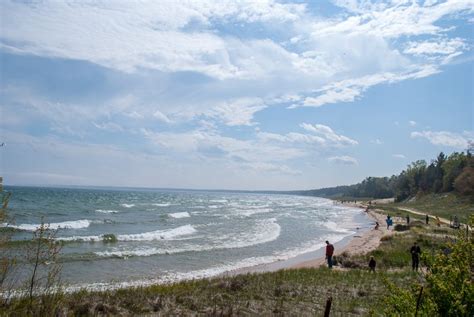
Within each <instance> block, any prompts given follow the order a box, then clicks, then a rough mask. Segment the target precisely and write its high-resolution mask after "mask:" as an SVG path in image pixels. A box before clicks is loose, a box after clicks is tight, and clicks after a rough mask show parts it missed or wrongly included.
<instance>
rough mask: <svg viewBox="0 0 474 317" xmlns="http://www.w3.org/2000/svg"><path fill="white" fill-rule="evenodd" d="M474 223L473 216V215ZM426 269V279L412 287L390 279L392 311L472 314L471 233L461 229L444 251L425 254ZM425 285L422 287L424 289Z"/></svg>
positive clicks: (473, 263) (473, 265) (388, 300)
mask: <svg viewBox="0 0 474 317" xmlns="http://www.w3.org/2000/svg"><path fill="white" fill-rule="evenodd" d="M471 219H472V220H471V224H474V217H472V218H471ZM423 258H424V260H425V263H426V265H427V272H426V273H425V274H424V279H423V280H421V281H420V282H418V283H416V284H415V285H412V286H411V287H409V288H402V287H398V286H396V285H394V283H393V282H390V281H388V280H387V285H388V288H389V290H390V293H389V294H390V295H389V296H387V297H386V298H385V302H386V303H387V306H386V307H387V308H386V310H385V312H386V313H387V314H390V315H411V314H413V312H414V311H418V312H419V314H420V316H433V315H435V316H436V315H437V316H473V314H474V285H473V283H472V277H473V276H472V274H473V271H472V270H473V268H474V244H473V238H472V234H470V235H468V234H465V233H464V232H463V231H461V232H459V235H458V240H457V241H456V242H449V243H448V245H447V248H446V249H445V250H443V252H437V253H435V254H432V255H430V254H426V253H425V254H424V256H423ZM422 287H423V289H422Z"/></svg>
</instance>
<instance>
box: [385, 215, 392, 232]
mask: <svg viewBox="0 0 474 317" xmlns="http://www.w3.org/2000/svg"><path fill="white" fill-rule="evenodd" d="M385 222H386V223H387V230H389V229H390V226H391V225H392V224H393V220H392V218H391V217H390V215H387V219H385Z"/></svg>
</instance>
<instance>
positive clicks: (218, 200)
mask: <svg viewBox="0 0 474 317" xmlns="http://www.w3.org/2000/svg"><path fill="white" fill-rule="evenodd" d="M209 201H210V202H213V203H226V202H227V199H211V200H209Z"/></svg>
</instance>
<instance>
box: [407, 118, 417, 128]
mask: <svg viewBox="0 0 474 317" xmlns="http://www.w3.org/2000/svg"><path fill="white" fill-rule="evenodd" d="M408 124H409V125H410V126H411V127H414V126H416V121H413V120H410V121H408Z"/></svg>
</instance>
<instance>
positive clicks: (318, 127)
mask: <svg viewBox="0 0 474 317" xmlns="http://www.w3.org/2000/svg"><path fill="white" fill-rule="evenodd" d="M300 127H302V128H303V129H305V130H306V131H310V132H313V133H315V134H318V135H321V136H323V137H324V138H326V139H327V140H329V141H331V142H334V144H337V145H338V146H347V145H357V144H359V143H358V142H357V141H356V140H353V139H351V138H348V137H346V136H344V135H340V134H337V133H335V132H334V130H333V129H331V128H330V127H328V126H326V125H323V124H314V125H312V124H309V123H302V124H300Z"/></svg>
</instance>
